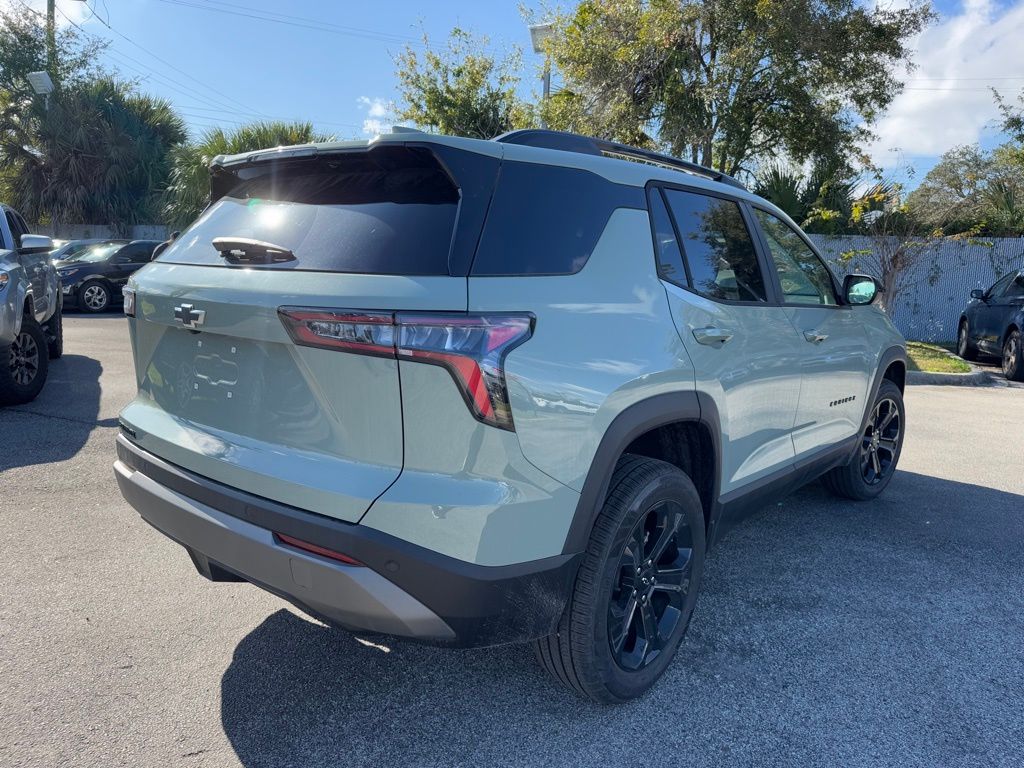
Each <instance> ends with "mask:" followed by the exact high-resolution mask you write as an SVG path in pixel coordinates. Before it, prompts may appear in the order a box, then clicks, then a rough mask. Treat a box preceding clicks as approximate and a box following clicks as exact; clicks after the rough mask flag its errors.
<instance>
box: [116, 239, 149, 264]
mask: <svg viewBox="0 0 1024 768" xmlns="http://www.w3.org/2000/svg"><path fill="white" fill-rule="evenodd" d="M153 247H154V245H153V243H150V242H144V243H132V244H131V245H126V246H125V247H124V248H123V249H122V250H121V252H120V253H118V254H117V260H118V261H120V262H131V263H140V262H147V261H149V257H150V254H152V253H153Z"/></svg>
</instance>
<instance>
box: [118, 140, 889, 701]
mask: <svg viewBox="0 0 1024 768" xmlns="http://www.w3.org/2000/svg"><path fill="white" fill-rule="evenodd" d="M631 160H639V161H640V162H632V161H631ZM211 179H212V190H211V193H212V194H211V201H212V202H211V205H210V206H209V207H208V208H207V209H206V211H205V212H204V213H203V214H202V215H201V216H200V217H199V219H198V220H197V221H196V222H195V223H194V224H193V225H192V226H191V227H190V228H189V229H188V230H186V231H185V232H183V233H182V234H181V236H180V237H178V239H177V240H176V241H175V242H174V244H173V245H171V246H170V247H169V248H168V249H167V250H165V251H164V252H163V254H162V255H160V257H159V258H158V259H156V260H155V261H154V262H153V263H151V264H149V265H147V266H146V267H144V268H143V269H141V270H140V271H139V272H137V273H136V274H135V275H134V276H133V277H132V278H131V280H130V282H129V285H128V286H127V287H126V290H125V294H126V295H125V311H126V313H127V314H128V315H129V317H130V320H129V324H130V330H131V340H132V345H133V349H134V354H135V365H136V376H137V379H138V396H137V397H136V398H135V399H134V400H133V401H132V402H131V403H130V404H129V405H128V406H127V407H126V408H125V409H124V411H123V412H122V413H121V416H120V420H121V433H120V435H119V436H118V440H117V453H118V458H117V463H116V464H115V471H116V475H117V480H118V483H119V485H120V488H121V492H122V493H123V495H124V497H125V498H126V499H127V500H128V501H129V502H130V503H131V504H132V506H134V507H135V508H136V509H137V510H138V511H139V513H140V514H141V515H142V517H143V518H144V519H145V520H146V521H147V522H149V523H150V524H152V525H153V526H154V527H155V528H157V529H158V530H159V531H161V532H162V533H164V534H166V535H167V536H168V537H170V538H171V539H173V540H175V541H177V542H178V543H180V544H181V545H182V546H183V547H184V548H185V549H186V550H187V551H188V553H189V555H190V556H191V558H192V561H193V562H194V563H195V566H196V568H197V569H198V570H199V572H200V573H201V574H203V575H204V576H206V577H207V578H209V579H212V580H213V581H248V582H251V583H252V584H255V585H257V586H260V587H263V588H264V589H266V590H269V591H270V592H273V593H275V594H277V595H279V596H281V597H283V598H285V599H287V600H290V601H291V602H292V603H294V604H295V605H296V606H298V607H299V608H300V609H302V610H303V611H306V612H307V613H309V614H310V615H312V616H314V617H316V618H318V619H320V620H322V621H325V622H327V623H329V624H332V625H334V626H339V627H343V628H346V629H349V630H352V631H356V632H369V633H384V634H389V635H395V636H400V637H405V638H412V639H415V640H419V641H423V642H429V643H435V644H442V645H453V646H476V645H490V644H498V643H509V642H532V643H533V644H534V647H535V650H536V654H537V657H538V658H539V660H540V662H541V664H542V665H543V666H544V667H545V668H546V669H547V670H548V671H549V672H550V673H551V674H552V675H553V676H554V677H555V678H556V679H558V680H559V681H561V682H562V683H563V684H565V685H567V686H569V687H570V688H572V689H575V690H577V691H579V692H580V693H582V694H584V695H586V696H589V697H591V698H593V699H596V700H599V701H605V702H618V701H623V700H626V699H630V698H633V697H636V696H638V695H640V694H642V693H643V692H644V691H645V690H647V689H648V688H649V687H650V686H651V685H653V684H654V683H655V681H656V680H657V679H658V678H659V677H660V676H661V675H662V674H663V673H664V671H665V669H666V667H667V666H668V665H669V663H670V662H671V660H672V657H673V656H674V654H675V652H676V649H677V648H678V646H679V644H680V640H681V639H682V637H683V635H684V633H685V631H686V627H687V624H688V623H689V621H690V617H691V615H692V613H693V610H694V604H695V602H696V600H697V593H698V591H699V588H700V583H701V574H702V570H703V565H704V560H705V556H706V553H707V550H708V547H709V545H710V544H711V543H712V542H713V541H715V540H716V539H717V538H719V537H720V536H721V534H722V533H723V531H725V530H726V528H728V526H729V525H730V524H731V523H733V522H734V521H736V520H737V519H738V518H739V517H741V516H742V515H743V514H744V513H745V512H746V511H749V510H751V509H754V508H756V507H758V506H760V505H762V504H764V502H765V500H766V499H768V498H769V497H772V496H776V495H778V494H781V493H784V492H787V491H789V490H791V489H793V488H795V487H797V486H799V485H801V484H803V483H806V482H808V481H810V480H812V479H814V478H817V477H821V478H822V479H823V481H824V483H825V485H826V486H827V487H828V488H830V489H831V490H832V491H834V492H835V493H837V494H839V495H841V496H844V497H848V498H851V499H871V498H873V497H875V496H877V495H878V494H879V493H881V492H882V490H883V489H884V488H885V487H886V485H887V484H888V483H889V481H890V480H891V479H892V477H893V473H894V470H895V467H896V463H897V461H898V460H899V456H900V448H901V445H902V441H903V436H904V431H905V419H904V408H903V398H902V390H903V383H904V371H905V351H904V342H903V339H902V338H901V336H900V335H899V333H898V332H897V331H896V330H895V329H894V328H893V326H892V325H891V324H890V322H889V320H888V319H887V318H886V316H885V315H884V314H883V313H882V312H881V311H880V310H879V309H878V308H877V307H875V306H872V302H873V301H874V299H875V295H876V293H877V291H878V284H877V282H876V281H875V280H874V279H872V278H871V277H867V276H863V275H851V276H849V277H847V278H846V280H845V282H844V283H843V284H842V286H839V285H838V284H837V283H836V281H835V280H834V279H833V276H832V274H831V273H830V271H829V270H828V268H827V267H826V266H825V264H824V263H823V262H822V260H821V258H820V257H819V255H818V254H817V252H816V251H815V249H814V247H813V246H812V245H811V243H810V242H808V240H807V238H806V237H805V236H804V235H803V234H802V233H801V232H800V230H799V229H798V228H797V227H796V226H795V225H794V224H793V222H792V221H790V220H789V218H787V217H786V216H785V214H783V213H782V212H781V211H779V210H778V209H777V208H775V207H773V206H772V205H770V204H768V203H767V202H765V201H764V200H762V199H760V198H758V197H756V196H754V195H752V194H750V193H749V192H747V191H746V190H745V189H744V188H743V186H742V185H741V184H740V183H738V182H736V181H735V180H734V179H732V178H730V177H727V176H723V175H721V174H719V173H716V172H714V171H711V170H709V169H706V168H702V167H700V166H695V165H692V164H689V163H686V162H684V161H681V160H677V159H675V158H671V157H667V156H663V155H656V154H653V153H650V152H646V151H644V150H640V149H636V148H633V147H627V146H623V145H620V144H614V143H611V142H606V141H601V140H595V139H590V138H587V137H583V136H576V135H573V134H565V133H556V132H550V131H518V132H514V133H510V134H506V135H504V136H501V137H498V138H497V139H495V140H491V141H480V140H470V139H459V138H451V137H443V136H433V135H427V134H422V133H419V132H415V131H409V130H402V131H400V132H396V133H393V134H390V135H386V136H380V137H377V138H375V139H373V140H372V141H369V142H344V143H331V144H318V145H309V146H300V147H287V148H278V149H275V150H265V151H258V152H252V153H248V154H244V155H237V156H231V157H218V158H216V159H215V160H214V161H213V164H212V166H211Z"/></svg>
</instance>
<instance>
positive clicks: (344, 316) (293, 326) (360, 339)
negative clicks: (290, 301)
mask: <svg viewBox="0 0 1024 768" xmlns="http://www.w3.org/2000/svg"><path fill="white" fill-rule="evenodd" d="M278 314H279V315H280V317H281V320H282V322H284V325H285V328H287V329H288V333H289V334H290V335H291V337H292V340H293V341H294V342H295V343H296V344H302V345H304V346H307V347H330V348H332V349H344V350H347V351H349V352H359V353H361V354H364V355H380V356H383V357H394V356H395V325H394V323H395V317H394V315H392V314H391V313H390V312H343V311H337V312H335V311H327V310H317V309H285V308H282V309H279V310H278Z"/></svg>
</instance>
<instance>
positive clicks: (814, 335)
mask: <svg viewBox="0 0 1024 768" xmlns="http://www.w3.org/2000/svg"><path fill="white" fill-rule="evenodd" d="M804 338H805V339H807V340H808V341H809V342H811V344H821V342H823V341H824V340H825V339H827V338H828V334H827V333H818V332H817V331H804Z"/></svg>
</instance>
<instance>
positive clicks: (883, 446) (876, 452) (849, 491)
mask: <svg viewBox="0 0 1024 768" xmlns="http://www.w3.org/2000/svg"><path fill="white" fill-rule="evenodd" d="M906 429H907V424H906V411H905V410H904V408H903V392H902V391H900V388H899V386H898V385H897V384H896V383H895V382H893V381H890V380H888V379H885V380H883V381H882V382H881V384H880V385H879V387H878V394H877V395H876V396H875V399H874V402H873V404H872V405H871V409H870V410H869V411H868V412H867V413H866V414H865V416H864V429H863V431H862V432H861V434H860V435H859V436H858V437H857V440H856V443H857V444H856V447H855V448H853V450H852V456H851V457H850V459H849V460H848V461H846V462H844V463H842V464H840V465H839V466H837V467H835V468H833V469H830V470H829V471H828V472H826V473H825V474H824V475H822V476H821V482H822V484H823V485H824V486H825V487H826V488H827V489H828V490H829V491H831V492H832V493H834V494H835V495H836V496H839V497H841V498H844V499H853V500H854V501H867V500H869V499H873V498H875V497H877V496H878V495H879V494H880V493H882V491H884V490H885V489H886V487H887V486H888V485H889V481H890V480H892V478H893V476H894V475H895V474H896V464H897V462H899V460H900V452H901V451H902V450H903V436H904V434H905V433H906Z"/></svg>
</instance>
